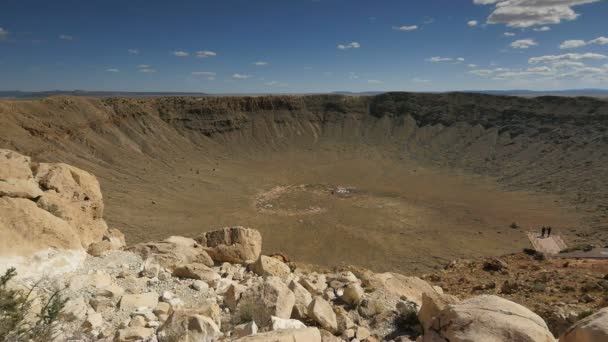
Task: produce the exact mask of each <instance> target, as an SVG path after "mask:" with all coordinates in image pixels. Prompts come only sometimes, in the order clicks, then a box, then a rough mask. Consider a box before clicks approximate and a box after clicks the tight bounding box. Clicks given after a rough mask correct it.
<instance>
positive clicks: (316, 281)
mask: <svg viewBox="0 0 608 342" xmlns="http://www.w3.org/2000/svg"><path fill="white" fill-rule="evenodd" d="M300 284H301V285H302V286H304V288H305V289H306V290H308V292H310V294H312V295H313V296H318V295H323V291H325V289H326V288H327V278H326V277H325V275H324V274H318V273H310V274H307V275H304V276H302V277H301V278H300Z"/></svg>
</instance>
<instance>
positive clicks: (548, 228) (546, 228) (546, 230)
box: [540, 226, 553, 237]
mask: <svg viewBox="0 0 608 342" xmlns="http://www.w3.org/2000/svg"><path fill="white" fill-rule="evenodd" d="M551 229H553V228H552V227H545V226H543V227H542V229H541V235H540V237H545V233H547V237H549V236H551Z"/></svg>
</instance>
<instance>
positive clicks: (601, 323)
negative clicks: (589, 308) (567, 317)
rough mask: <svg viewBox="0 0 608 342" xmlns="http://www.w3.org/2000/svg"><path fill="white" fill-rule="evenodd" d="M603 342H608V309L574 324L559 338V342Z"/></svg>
mask: <svg viewBox="0 0 608 342" xmlns="http://www.w3.org/2000/svg"><path fill="white" fill-rule="evenodd" d="M603 341H608V308H603V309H601V310H599V311H598V312H596V313H594V314H593V315H591V316H589V317H586V318H584V319H582V320H580V321H578V322H576V323H575V324H574V325H573V326H572V327H570V329H568V331H566V332H565V333H564V334H563V335H562V336H561V337H560V338H559V342H603Z"/></svg>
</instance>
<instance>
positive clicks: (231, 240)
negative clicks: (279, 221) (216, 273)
mask: <svg viewBox="0 0 608 342" xmlns="http://www.w3.org/2000/svg"><path fill="white" fill-rule="evenodd" d="M196 241H197V242H198V243H200V244H201V245H203V246H206V247H205V250H206V251H207V253H208V254H209V256H211V258H212V259H213V260H214V261H217V262H229V263H233V264H251V263H253V262H255V261H256V260H257V259H258V258H259V256H260V253H261V251H262V235H261V234H260V232H258V231H257V230H255V229H249V228H244V227H232V228H223V229H220V230H216V231H212V232H207V233H205V234H203V235H201V236H199V237H198V238H197V239H196Z"/></svg>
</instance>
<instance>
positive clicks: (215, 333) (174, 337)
mask: <svg viewBox="0 0 608 342" xmlns="http://www.w3.org/2000/svg"><path fill="white" fill-rule="evenodd" d="M159 335H160V336H167V337H170V338H171V341H175V342H197V341H214V340H215V339H217V338H218V337H219V336H221V335H222V333H221V331H220V327H219V326H218V325H217V324H216V323H215V321H214V320H213V319H211V318H210V317H207V316H204V315H198V314H193V313H191V312H188V311H181V310H180V311H174V312H173V313H172V314H171V315H170V316H169V318H168V319H167V321H166V322H165V323H164V324H163V325H162V326H161V327H160V329H159Z"/></svg>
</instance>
